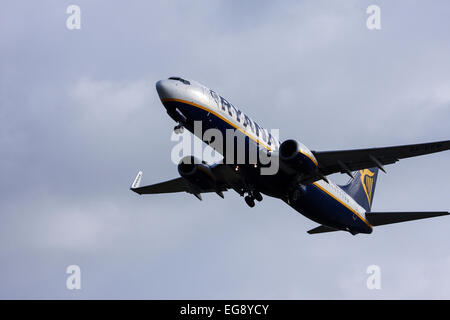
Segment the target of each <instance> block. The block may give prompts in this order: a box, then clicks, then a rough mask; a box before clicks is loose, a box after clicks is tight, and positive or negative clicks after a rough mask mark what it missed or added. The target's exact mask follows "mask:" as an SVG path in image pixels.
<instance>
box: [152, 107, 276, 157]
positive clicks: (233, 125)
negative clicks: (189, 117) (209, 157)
mask: <svg viewBox="0 0 450 320" xmlns="http://www.w3.org/2000/svg"><path fill="white" fill-rule="evenodd" d="M161 101H162V102H163V103H164V102H170V101H174V102H181V103H185V104H188V105H190V106H193V107H197V108H200V109H202V110H205V111H207V112H210V113H212V114H213V115H215V116H216V117H218V118H220V119H222V120H223V121H225V122H226V123H228V124H229V125H230V126H232V127H233V128H236V129H238V130H239V131H241V132H242V133H243V134H245V135H246V136H247V137H249V138H250V139H252V140H253V141H255V142H256V143H258V144H260V145H262V146H263V147H264V148H266V149H267V150H269V151H271V150H272V148H271V147H269V146H268V145H266V144H265V143H263V142H262V141H261V140H259V139H257V138H255V137H253V136H251V135H250V134H249V133H248V132H247V131H245V130H243V129H241V128H239V127H238V126H237V125H235V124H234V123H233V122H231V121H229V120H228V119H226V118H224V117H223V116H222V115H220V114H219V113H217V112H215V111H213V110H211V109H209V108H207V107H204V106H202V105H200V104H196V103H194V102H190V101H187V100H182V99H163V100H161Z"/></svg>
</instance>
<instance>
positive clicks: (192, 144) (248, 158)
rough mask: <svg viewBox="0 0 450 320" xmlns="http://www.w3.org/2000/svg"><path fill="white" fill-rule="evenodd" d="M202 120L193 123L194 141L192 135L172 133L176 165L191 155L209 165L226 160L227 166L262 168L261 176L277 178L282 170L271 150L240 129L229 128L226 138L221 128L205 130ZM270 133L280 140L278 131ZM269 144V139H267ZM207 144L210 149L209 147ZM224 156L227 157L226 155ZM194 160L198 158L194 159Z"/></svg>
mask: <svg viewBox="0 0 450 320" xmlns="http://www.w3.org/2000/svg"><path fill="white" fill-rule="evenodd" d="M202 125H203V124H202V121H194V135H195V136H197V137H199V138H200V140H199V139H194V138H193V136H192V135H191V134H189V133H188V132H186V131H183V133H182V134H179V133H175V132H174V133H172V136H171V141H175V142H178V143H177V144H176V145H175V146H174V147H173V148H172V152H171V160H172V162H173V163H174V164H178V163H180V161H181V160H182V159H185V158H186V157H187V156H190V155H192V154H195V155H199V154H200V155H201V158H202V159H203V160H205V161H207V162H210V163H216V162H220V161H223V163H225V164H231V165H240V164H249V165H253V166H255V167H258V168H260V174H261V175H274V174H276V173H277V172H278V169H279V159H278V157H277V156H272V149H273V148H274V145H273V144H272V147H270V146H268V145H266V144H264V145H265V146H263V145H262V143H256V142H254V141H252V140H258V139H256V138H251V137H249V136H248V135H246V134H244V133H243V132H241V130H239V129H226V130H225V136H224V134H223V132H222V131H221V130H219V129H215V128H210V129H207V130H205V131H203V130H202ZM270 134H271V136H272V138H273V139H274V140H275V139H276V141H278V139H279V129H271V130H270ZM266 141H267V140H266ZM203 142H204V143H206V144H207V145H208V146H209V147H210V148H207V147H206V146H205V145H204V144H203ZM223 155H224V156H223ZM192 159H195V158H192Z"/></svg>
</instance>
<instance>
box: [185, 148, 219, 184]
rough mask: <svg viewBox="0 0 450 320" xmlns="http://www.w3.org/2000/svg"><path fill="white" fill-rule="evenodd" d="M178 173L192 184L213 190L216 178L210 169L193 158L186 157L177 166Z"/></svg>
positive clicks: (202, 162)
mask: <svg viewBox="0 0 450 320" xmlns="http://www.w3.org/2000/svg"><path fill="white" fill-rule="evenodd" d="M178 173H179V174H180V176H182V177H183V178H185V179H187V180H188V181H189V182H191V183H192V184H194V185H196V186H198V187H200V188H202V189H209V188H214V187H215V185H216V177H215V176H214V174H213V173H212V171H211V167H210V166H209V165H207V164H206V163H205V162H204V161H200V160H199V159H197V158H195V157H194V156H186V157H184V158H183V159H181V161H180V163H179V164H178Z"/></svg>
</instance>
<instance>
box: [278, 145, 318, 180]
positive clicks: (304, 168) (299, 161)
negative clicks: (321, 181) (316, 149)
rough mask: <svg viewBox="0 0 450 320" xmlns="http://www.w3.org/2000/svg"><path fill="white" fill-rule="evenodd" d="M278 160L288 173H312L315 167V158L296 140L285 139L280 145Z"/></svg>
mask: <svg viewBox="0 0 450 320" xmlns="http://www.w3.org/2000/svg"><path fill="white" fill-rule="evenodd" d="M279 154H280V160H281V161H282V162H283V164H284V165H285V166H284V167H286V168H285V171H287V173H289V174H297V173H304V174H308V173H312V172H314V171H315V170H316V169H317V160H316V158H315V157H314V155H313V154H312V152H311V151H310V150H309V149H308V148H307V147H306V146H304V145H303V144H301V143H300V142H298V141H296V140H292V139H289V140H286V141H284V142H283V143H282V144H281V145H280V150H279Z"/></svg>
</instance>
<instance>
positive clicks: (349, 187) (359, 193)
mask: <svg viewBox="0 0 450 320" xmlns="http://www.w3.org/2000/svg"><path fill="white" fill-rule="evenodd" d="M353 176H354V178H353V179H351V180H350V181H349V182H348V184H346V185H345V186H341V188H342V190H344V191H345V192H347V194H348V195H349V196H351V197H352V198H353V199H355V201H356V202H358V204H359V205H361V206H362V207H363V208H364V209H366V211H368V212H369V211H370V209H371V208H372V202H373V195H374V193H375V185H376V183H377V177H378V168H370V169H364V170H359V171H356V172H353Z"/></svg>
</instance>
